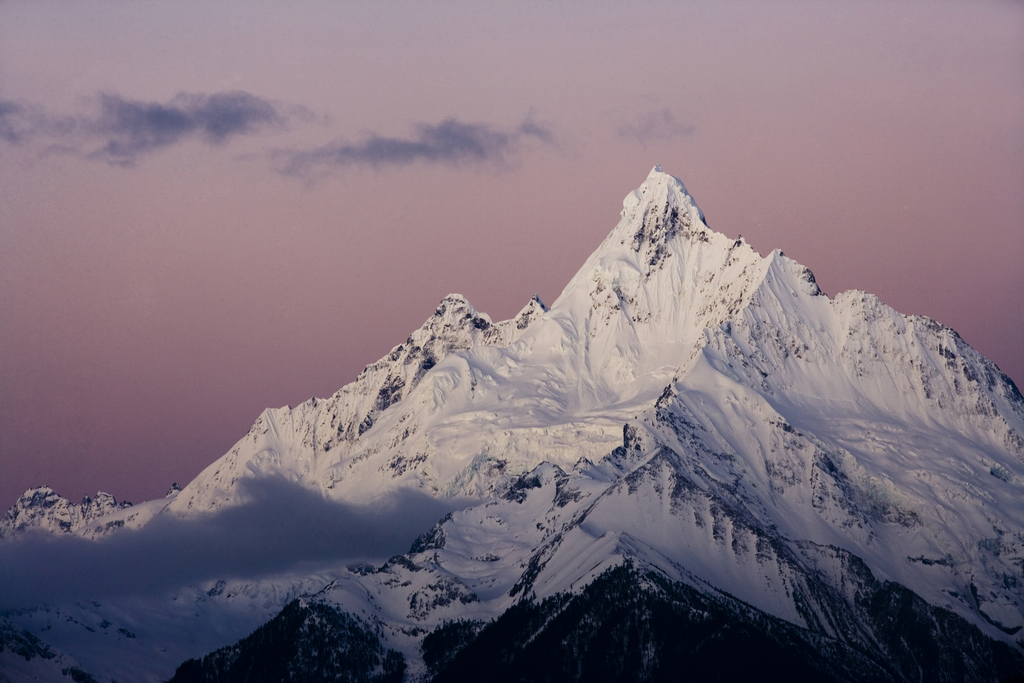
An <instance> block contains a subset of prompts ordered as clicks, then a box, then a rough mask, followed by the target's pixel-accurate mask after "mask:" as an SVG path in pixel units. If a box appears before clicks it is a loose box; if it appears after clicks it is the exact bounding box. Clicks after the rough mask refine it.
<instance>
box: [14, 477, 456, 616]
mask: <svg viewBox="0 0 1024 683" xmlns="http://www.w3.org/2000/svg"><path fill="white" fill-rule="evenodd" d="M243 485H244V487H245V488H244V489H243V490H244V491H245V493H246V494H247V496H248V502H247V503H245V504H243V505H240V506H237V507H233V508H228V509H225V510H222V511H219V512H217V513H216V514H214V515H212V516H209V517H204V518H199V519H188V520H182V519H178V518H176V517H174V516H173V515H160V516H159V517H158V518H156V519H155V520H153V521H152V522H151V523H149V524H148V525H146V526H145V527H143V528H142V529H139V530H137V531H129V530H125V531H121V532H118V533H115V534H113V535H112V536H110V537H108V538H105V539H100V540H96V541H90V540H85V539H82V538H80V537H78V536H70V535H68V536H60V537H53V536H51V535H48V534H30V535H28V536H25V537H22V538H19V539H15V540H13V541H8V542H4V543H0V610H3V609H13V608H18V607H28V606H33V605H39V604H43V603H54V602H61V601H65V600H80V599H92V598H99V597H103V596H116V595H163V594H166V593H167V592H169V591H173V590H175V589H177V588H180V587H182V586H196V585H200V584H202V583H203V582H205V581H209V580H215V579H232V578H242V579H256V578H260V577H263V576H271V575H274V574H279V573H282V572H286V571H288V570H289V569H293V568H303V569H305V570H307V571H308V570H310V569H313V570H316V569H321V568H330V567H338V566H344V565H347V564H350V563H353V562H360V561H372V562H380V561H383V560H384V559H386V558H388V557H391V556H393V555H396V554H399V553H403V552H406V551H408V550H409V546H410V545H411V544H412V541H413V540H415V539H416V537H417V536H418V535H419V534H421V533H423V532H424V531H426V530H428V529H429V528H430V527H431V526H433V525H434V524H435V523H436V522H437V521H438V520H439V519H440V518H441V517H442V516H443V515H445V514H446V513H448V512H450V511H452V510H454V509H456V508H457V507H458V505H456V504H453V502H452V501H439V500H436V499H434V498H431V497H429V496H427V495H426V494H423V493H419V492H416V491H408V490H405V491H402V490H400V491H398V492H396V493H394V494H391V495H390V496H388V497H386V498H385V499H383V500H380V501H377V502H376V503H375V504H373V505H372V506H356V505H347V504H344V503H337V502H334V501H330V500H327V499H325V498H323V497H322V496H321V495H320V494H319V493H317V492H314V491H310V490H308V489H305V488H303V487H301V486H299V485H297V484H294V483H290V482H287V481H284V480H281V479H249V480H244V484H243Z"/></svg>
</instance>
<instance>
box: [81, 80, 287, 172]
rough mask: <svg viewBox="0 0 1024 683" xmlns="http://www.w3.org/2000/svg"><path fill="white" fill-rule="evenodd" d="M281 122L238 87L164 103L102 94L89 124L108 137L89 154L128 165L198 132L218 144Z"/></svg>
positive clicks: (274, 111)
mask: <svg viewBox="0 0 1024 683" xmlns="http://www.w3.org/2000/svg"><path fill="white" fill-rule="evenodd" d="M284 124H285V118H284V116H282V115H281V114H280V113H279V112H278V111H277V109H276V108H275V107H274V105H273V104H271V103H270V102H269V101H267V100H264V99H262V98H259V97H256V96H254V95H250V94H249V93H246V92H240V91H236V92H227V93H217V94H215V95H187V94H181V95H178V96H177V97H176V98H174V99H173V100H171V102H169V103H167V104H159V103H155V102H139V101H133V100H126V99H123V98H121V97H119V96H117V95H111V94H102V95H100V115H99V117H98V118H97V119H96V121H95V122H94V123H92V126H91V127H92V128H93V129H94V130H95V131H96V132H97V133H98V134H99V135H102V136H104V137H107V138H108V140H107V143H106V145H104V146H103V147H102V148H101V149H99V150H97V151H96V152H94V153H93V155H92V156H94V157H99V158H103V159H105V160H106V161H108V162H110V163H113V164H119V165H132V164H134V163H135V162H136V160H137V159H138V158H139V156H140V155H142V154H145V153H147V152H150V151H152V150H155V149H158V148H160V147H166V146H168V145H172V144H175V143H176V142H179V141H181V140H183V139H185V138H187V137H190V136H199V137H200V138H202V139H203V140H204V141H205V142H207V143H209V144H223V143H224V142H225V141H226V140H227V139H228V138H229V137H231V136H233V135H246V134H249V133H253V132H256V131H258V130H260V129H261V128H264V127H269V126H276V127H281V126H283V125H284Z"/></svg>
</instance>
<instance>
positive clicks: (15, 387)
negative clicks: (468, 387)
mask: <svg viewBox="0 0 1024 683" xmlns="http://www.w3.org/2000/svg"><path fill="white" fill-rule="evenodd" d="M507 4H508V5H510V6H508V7H497V6H487V7H482V6H480V4H475V3H449V2H443V3H442V2H435V3H398V2H394V3H380V4H376V3H375V4H371V3H360V4H356V3H288V4H279V3H269V2H268V3H252V2H246V3H216V4H215V5H214V6H211V5H213V4H212V3H199V2H194V3H193V2H175V3H131V4H128V3H119V2H95V1H86V2H76V3H71V2H68V3H56V2H54V3H39V2H27V1H26V2H7V3H2V4H0V472H2V477H0V507H2V508H6V507H7V506H9V505H10V504H12V503H13V502H14V500H15V499H16V498H17V496H18V495H19V494H20V493H21V492H22V491H24V490H25V489H26V488H29V487H32V486H37V485H40V484H44V483H45V484H49V485H50V486H52V487H54V488H55V489H57V490H58V491H59V492H60V493H62V494H63V495H65V496H68V497H71V498H78V497H80V496H82V495H83V494H86V493H90V494H92V493H95V492H96V490H98V489H102V490H106V491H109V492H111V493H113V494H114V495H115V496H117V497H118V498H128V499H131V500H136V501H138V500H142V499H147V498H153V497H158V496H161V495H163V493H164V491H165V490H166V489H167V487H168V486H169V485H170V483H171V482H172V481H177V482H179V483H181V484H185V483H186V482H187V481H188V480H190V479H191V478H192V477H193V476H195V475H196V474H197V473H198V472H199V471H200V470H201V469H202V468H203V467H205V466H206V465H208V464H209V463H211V462H212V461H213V460H215V459H216V458H217V457H219V456H220V455H222V454H223V453H224V452H226V451H227V450H228V449H229V448H230V447H231V445H232V444H233V443H234V442H235V441H236V440H237V439H238V438H240V437H241V436H243V435H244V434H245V432H246V431H247V430H248V428H249V425H250V424H251V423H252V422H253V420H254V419H255V418H256V417H257V416H258V414H259V413H260V412H261V411H262V409H263V408H265V407H267V406H275V407H276V406H280V405H284V404H291V405H294V404H296V403H299V402H301V401H303V400H305V399H306V398H309V397H310V396H326V395H329V394H331V393H333V392H334V391H336V390H337V389H338V388H340V387H341V386H342V385H343V384H345V383H347V382H348V381H351V380H352V379H353V378H354V377H355V375H356V374H357V373H358V371H359V370H360V369H361V368H362V367H363V366H364V365H365V364H367V363H370V362H372V361H374V360H376V359H377V358H378V357H380V356H382V355H383V354H384V353H386V352H387V351H388V350H389V349H390V348H391V347H392V346H393V345H395V344H398V343H401V342H402V341H404V340H405V338H406V337H407V336H408V334H409V333H410V332H411V331H412V330H413V329H415V328H416V327H418V326H419V325H420V324H421V323H422V322H423V320H424V319H426V317H427V316H428V315H430V313H431V312H432V311H433V308H434V306H435V305H436V303H437V301H438V300H439V299H440V298H441V297H443V296H444V295H445V294H448V293H449V292H460V293H462V294H465V295H466V296H467V297H468V298H469V299H470V301H472V302H473V303H474V305H475V306H476V307H477V308H478V309H479V310H481V311H484V312H487V313H488V314H490V315H491V316H492V318H494V319H500V318H505V317H508V316H511V315H513V314H514V313H515V312H516V311H517V310H518V309H519V308H520V307H521V306H522V305H523V304H525V303H526V301H527V300H528V299H529V297H530V296H531V295H533V294H534V293H539V294H540V295H541V297H542V298H543V299H544V300H545V301H547V302H549V303H550V302H551V301H552V300H554V298H555V297H556V296H557V295H558V293H559V292H560V290H561V287H562V286H563V285H564V284H565V283H566V282H567V281H568V280H569V278H570V277H571V276H572V274H573V273H574V272H575V271H576V269H577V268H578V267H579V266H580V265H582V263H583V261H584V260H585V258H586V256H587V255H588V254H589V253H590V252H591V251H592V250H593V249H594V248H596V247H597V245H598V244H599V243H600V241H601V240H602V239H603V238H604V236H605V235H606V234H607V233H608V231H609V230H610V229H611V228H612V227H613V226H614V224H615V222H616V220H617V218H618V212H619V209H620V206H621V201H622V198H623V196H625V195H626V193H628V192H629V191H630V190H631V189H633V188H634V187H636V186H637V185H639V184H640V182H642V181H643V179H644V178H645V177H646V175H647V172H648V171H649V170H650V168H651V166H653V165H654V164H655V163H659V164H661V165H662V166H663V167H664V168H665V170H666V171H668V172H670V173H673V174H674V175H677V176H679V177H680V178H682V179H683V181H684V182H685V183H686V185H687V187H688V189H689V190H690V191H691V192H692V193H693V195H694V197H695V198H696V200H697V201H698V203H699V204H700V206H701V208H702V209H703V210H704V213H705V215H706V216H707V218H708V222H709V224H710V226H711V227H712V228H714V229H715V230H719V231H722V232H724V233H726V234H728V235H739V234H742V235H743V237H744V238H745V239H747V241H748V242H750V243H752V244H753V245H754V247H755V248H756V249H758V250H759V251H761V252H762V253H764V254H766V253H768V252H769V251H770V250H771V249H773V248H775V247H779V248H781V249H783V250H784V251H785V252H786V253H787V254H788V255H790V256H792V257H793V258H795V259H797V260H798V261H800V262H801V263H803V264H804V265H806V266H808V267H810V268H811V269H812V270H813V271H814V273H815V275H816V276H817V278H818V281H819V283H820V284H821V285H822V287H823V289H824V290H825V291H826V292H827V293H829V294H835V293H836V292H838V291H841V290H844V289H849V288H858V289H864V290H867V291H870V292H873V293H875V294H877V295H878V296H880V297H881V299H882V300H883V301H885V302H886V303H888V304H890V305H891V306H893V307H895V308H896V309H897V310H899V311H901V312H903V313H907V314H920V315H927V316H930V317H933V318H935V319H936V320H938V321H939V322H941V323H943V324H946V325H949V326H950V327H952V328H954V329H955V330H957V331H958V332H959V333H960V334H961V335H962V336H963V337H964V338H965V339H966V340H967V342H968V343H970V344H972V345H973V346H975V348H977V349H978V350H979V351H981V352H982V353H984V354H985V355H986V356H988V357H989V358H991V359H992V360H993V361H995V362H996V363H997V364H998V365H999V367H1000V368H1001V369H1002V370H1003V371H1005V372H1006V373H1007V374H1008V375H1009V376H1010V377H1011V378H1013V379H1014V380H1015V381H1017V382H1024V341H1022V340H1024V191H1022V188H1024V6H1022V5H1021V4H1019V3H1014V2H973V1H972V2H953V3H931V2H913V3H899V2H887V3H861V2H833V3H773V4H771V5H770V6H769V5H768V4H767V3H749V4H745V3H685V4H681V3H649V4H642V3H641V4H637V3H603V4H601V3H598V4H596V5H595V4H592V3H570V2H565V3H540V2H537V3H530V2H526V3H507ZM722 5H724V6H722ZM238 92H242V93H247V94H248V95H247V97H248V98H249V99H246V100H244V101H243V105H244V106H243V107H242V109H243V110H244V113H246V115H247V116H251V117H254V118H251V119H245V120H244V121H242V122H241V123H240V122H239V120H235V119H230V118H225V116H227V115H226V114H224V111H225V110H224V109H223V107H220V105H219V104H217V103H218V102H220V100H217V99H216V96H217V95H218V94H225V93H238ZM182 93H186V94H191V95H193V96H194V97H192V98H191V99H190V98H188V97H185V98H181V97H179V95H180V94H182ZM104 95H105V96H106V97H107V99H105V100H104V99H102V96H104ZM198 95H205V96H208V97H207V98H205V99H204V98H202V97H195V96H198ZM209 96H214V97H213V98H210V97H209ZM176 98H177V99H176ZM104 102H106V106H108V109H106V110H104V109H103V106H105V105H104V104H103V103H104ZM117 107H121V109H118V108H117ZM147 107H150V109H148V110H147V109H146V108H147ZM153 107H156V109H153ZM145 111H149V112H150V114H152V113H153V112H154V111H156V112H157V113H158V114H161V115H164V114H168V112H170V113H172V114H174V113H176V114H180V116H181V117H183V118H181V120H177V119H173V117H172V118H171V119H167V118H166V117H165V118H164V119H159V120H158V121H157V123H156V124H154V123H153V121H150V120H148V119H147V120H145V121H143V122H142V123H139V121H138V120H136V119H132V118H131V116H129V114H131V115H134V114H138V113H139V112H145ZM104 112H105V114H104ZM124 112H128V113H127V114H126V113H124ZM259 112H263V114H266V113H267V112H270V114H267V115H266V116H265V117H264V118H262V119H261V118H259V116H260V115H261V114H260V113H259ZM217 116H220V118H217ZM268 117H269V118H268ZM446 120H450V121H454V122H455V123H454V124H453V125H454V128H453V130H455V132H457V133H459V134H462V135H464V136H468V139H469V140H470V142H474V143H479V145H480V147H479V149H477V150H476V152H474V151H473V150H469V151H467V149H466V148H465V147H459V143H460V140H462V138H458V136H457V135H456V136H454V137H453V136H452V135H450V134H449V133H450V131H449V132H446V131H448V129H446V128H444V126H443V122H445V121H446ZM524 123H525V124H529V125H526V126H524ZM220 124H223V125H226V126H227V128H223V129H222V128H217V127H216V126H217V125H220ZM132 126H135V127H134V128H133V127H132ZM147 126H150V127H147ZM154 126H155V127H154ZM160 126H163V127H160ZM174 126H179V127H178V128H174ZM418 126H419V128H418ZM424 126H425V127H424ZM225 131H226V132H225ZM161 132H162V133H161ZM157 133H161V134H162V135H163V136H164V137H160V136H159V135H157ZM133 136H134V137H133ZM147 136H148V137H147ZM218 136H219V137H218ZM462 141H463V142H465V140H462ZM111 143H116V144H113V145H112V144H111ZM375 145H376V146H375ZM389 145H390V147H389ZM112 150H114V151H112ZM396 150H397V151H396ZM403 154H405V156H402V155H403ZM474 155H476V156H474ZM406 162H408V163H406ZM287 170H291V171H293V173H291V174H289V173H285V172H282V171H287ZM296 173H297V174H298V175H296Z"/></svg>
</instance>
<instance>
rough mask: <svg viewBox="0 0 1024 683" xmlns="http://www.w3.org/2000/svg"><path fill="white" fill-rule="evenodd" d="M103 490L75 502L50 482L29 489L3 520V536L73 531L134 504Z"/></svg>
mask: <svg viewBox="0 0 1024 683" xmlns="http://www.w3.org/2000/svg"><path fill="white" fill-rule="evenodd" d="M131 506H132V504H131V503H129V502H128V501H122V502H120V503H119V502H118V501H117V500H116V499H115V498H114V496H112V495H110V494H109V493H104V492H103V491H100V492H98V493H97V494H96V497H95V498H90V497H89V496H85V497H84V498H83V499H82V503H81V504H80V505H78V504H75V503H72V502H71V501H70V500H68V499H67V498H64V497H63V496H61V495H59V494H58V493H57V492H56V491H54V490H53V489H51V488H50V487H49V486H40V487H38V488H34V489H29V490H28V491H25V493H23V494H22V495H21V498H19V499H18V502H17V503H15V504H14V506H13V507H12V508H11V509H10V510H8V511H7V514H6V515H5V516H4V518H3V520H2V521H0V540H5V539H10V538H14V537H15V536H18V535H20V534H22V533H24V532H27V531H30V530H38V531H43V532H49V533H55V534H63V533H72V532H75V531H78V530H79V529H81V528H83V527H85V526H86V525H88V524H89V523H91V522H92V521H94V520H96V519H98V518H100V517H103V516H104V515H107V514H109V513H111V512H115V511H117V510H123V509H125V508H129V507H131Z"/></svg>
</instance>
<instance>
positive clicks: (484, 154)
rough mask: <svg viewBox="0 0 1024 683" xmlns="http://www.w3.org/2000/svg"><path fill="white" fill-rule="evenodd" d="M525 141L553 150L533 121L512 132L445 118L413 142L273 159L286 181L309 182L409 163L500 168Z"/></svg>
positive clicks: (374, 141) (385, 140)
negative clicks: (343, 171) (344, 170)
mask: <svg viewBox="0 0 1024 683" xmlns="http://www.w3.org/2000/svg"><path fill="white" fill-rule="evenodd" d="M523 138H535V139H537V140H539V141H541V142H543V143H545V144H553V142H554V137H553V135H552V134H551V132H550V131H549V130H548V129H546V128H544V127H543V126H541V125H540V124H538V123H535V122H533V121H531V120H527V121H525V122H523V123H522V124H521V125H520V126H518V127H517V128H515V129H514V130H512V131H508V132H506V131H501V130H496V129H494V128H492V127H491V126H488V125H486V124H482V123H462V122H460V121H458V120H456V119H454V118H448V119H445V120H443V121H441V123H439V124H437V125H430V124H420V125H418V126H416V134H415V135H414V136H413V137H412V138H394V137H384V136H381V135H376V134H374V135H371V136H370V137H369V138H367V139H366V140H364V141H362V142H359V143H349V142H334V143H330V144H327V145H323V146H320V147H316V148H314V149H312V150H305V151H295V150H281V151H279V152H277V153H276V154H275V156H276V157H277V158H278V160H279V161H280V162H281V164H280V166H279V171H280V172H281V173H283V174H285V175H296V176H304V177H309V176H310V175H314V174H316V173H317V172H324V171H329V170H330V169H331V168H337V167H345V166H358V165H367V166H373V167H379V166H405V165H408V164H411V163H413V162H417V161H422V162H426V163H440V164H446V165H457V164H460V163H465V162H477V163H483V162H493V163H497V164H504V163H506V162H507V160H508V158H509V156H511V155H512V154H514V153H515V152H516V151H517V148H518V145H519V143H520V142H521V141H522V140H523Z"/></svg>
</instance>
